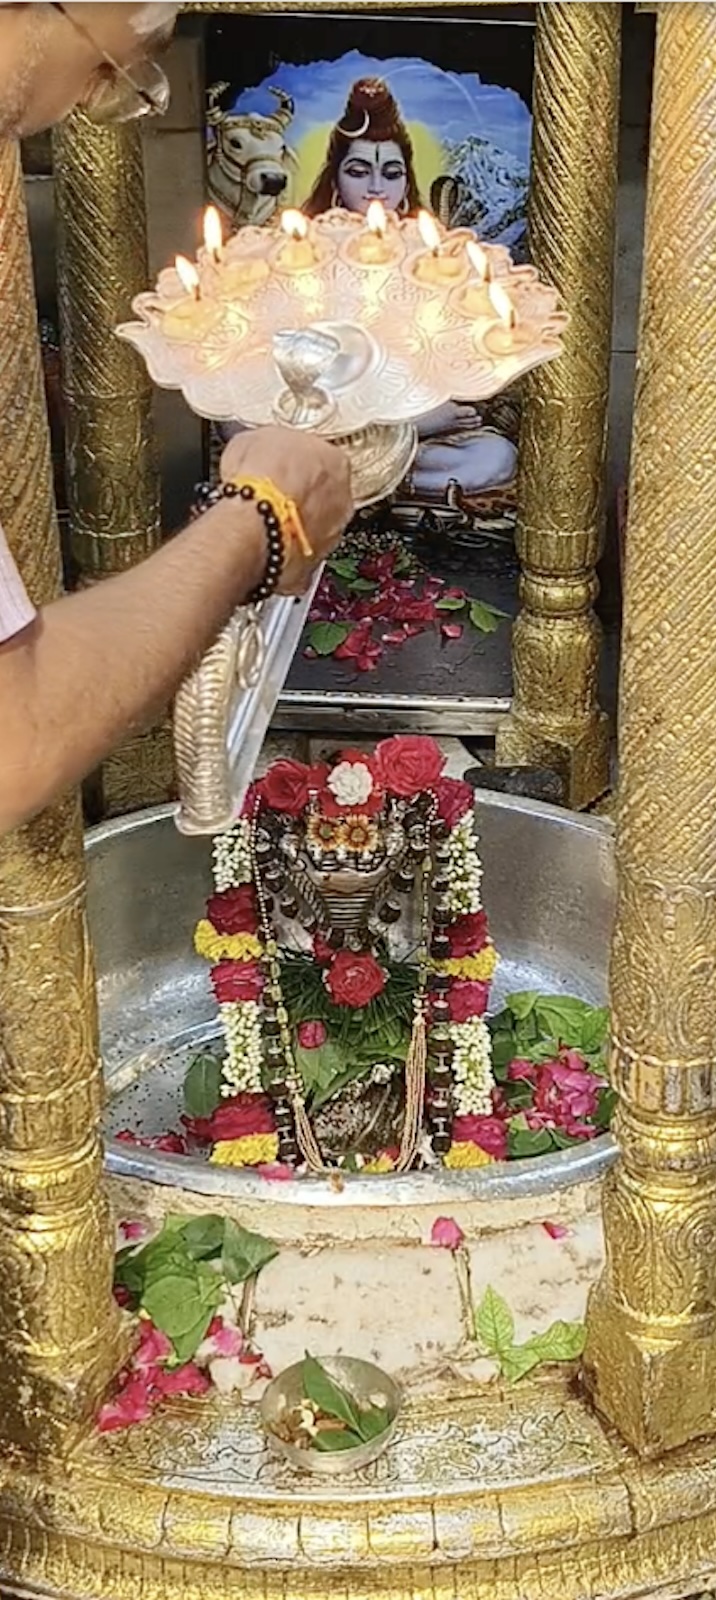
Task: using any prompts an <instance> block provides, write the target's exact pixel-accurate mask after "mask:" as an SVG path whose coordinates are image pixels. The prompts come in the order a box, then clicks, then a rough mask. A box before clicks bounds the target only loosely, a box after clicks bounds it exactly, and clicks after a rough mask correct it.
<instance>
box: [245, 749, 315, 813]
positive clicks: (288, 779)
mask: <svg viewBox="0 0 716 1600" xmlns="http://www.w3.org/2000/svg"><path fill="white" fill-rule="evenodd" d="M326 771H327V768H326V767H306V766H304V764H303V762H302V761H274V763H273V766H272V767H269V769H268V772H267V773H266V775H265V777H263V778H262V779H261V782H260V784H259V792H260V795H261V799H262V801H263V803H264V805H266V806H269V807H270V808H271V810H272V811H283V812H284V813H285V814H286V816H289V817H298V816H300V814H301V812H302V811H304V810H305V808H306V806H307V804H308V797H309V795H310V794H311V792H312V791H313V790H316V789H320V788H321V786H322V784H323V783H324V782H325V777H326Z"/></svg>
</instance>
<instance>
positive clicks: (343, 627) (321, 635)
mask: <svg viewBox="0 0 716 1600" xmlns="http://www.w3.org/2000/svg"><path fill="white" fill-rule="evenodd" d="M350 631H351V627H350V623H348V622H309V624H308V628H307V629H306V635H307V638H308V643H309V644H310V646H311V649H312V650H315V652H316V655H317V656H332V655H333V652H334V650H337V649H338V646H339V644H343V641H344V639H347V638H348V635H349V633H350Z"/></svg>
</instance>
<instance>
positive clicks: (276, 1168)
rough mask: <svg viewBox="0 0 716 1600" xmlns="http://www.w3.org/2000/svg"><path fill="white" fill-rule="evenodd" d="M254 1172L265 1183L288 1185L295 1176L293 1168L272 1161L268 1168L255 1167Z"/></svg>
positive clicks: (283, 1162) (282, 1162) (284, 1163)
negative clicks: (264, 1180) (263, 1179)
mask: <svg viewBox="0 0 716 1600" xmlns="http://www.w3.org/2000/svg"><path fill="white" fill-rule="evenodd" d="M256 1171H257V1172H258V1174H259V1176H260V1177H261V1178H265V1179H266V1182H267V1183H290V1182H291V1179H292V1178H295V1176H296V1174H295V1172H294V1170H293V1167H289V1166H288V1165H287V1164H286V1162H285V1161H272V1162H271V1163H270V1165H268V1166H265V1167H257V1168H256Z"/></svg>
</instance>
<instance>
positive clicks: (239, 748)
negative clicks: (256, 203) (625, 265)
mask: <svg viewBox="0 0 716 1600" xmlns="http://www.w3.org/2000/svg"><path fill="white" fill-rule="evenodd" d="M469 244H474V240H473V237H472V235H471V234H470V233H468V232H466V230H464V229H457V230H453V231H452V232H450V231H447V230H445V229H444V228H442V227H441V225H440V224H439V223H437V222H436V221H435V219H434V218H431V217H430V216H429V215H428V214H427V213H420V215H419V216H418V217H417V218H414V217H406V218H401V219H399V218H397V217H388V216H387V215H386V213H385V212H384V211H383V210H382V208H381V207H376V206H373V207H371V210H370V215H369V216H368V217H367V218H365V219H364V218H362V217H360V216H358V215H357V214H355V213H353V212H348V211H343V210H340V209H334V210H331V211H327V212H325V213H324V214H323V215H322V216H319V217H316V218H314V219H311V221H310V222H309V221H308V219H307V218H305V217H303V216H302V215H301V213H300V212H296V211H290V212H286V213H284V215H283V218H282V222H281V225H280V226H279V227H277V228H254V227H246V228H242V229H241V230H240V231H239V233H237V234H236V235H235V236H234V237H233V238H232V239H230V240H228V241H226V242H225V241H224V240H223V237H222V234H221V225H220V222H219V219H218V215H217V214H216V213H215V212H213V211H212V208H209V211H208V212H207V214H206V218H205V244H204V249H203V251H200V253H199V257H198V261H197V264H196V266H195V265H193V264H192V263H191V262H188V261H186V260H185V259H184V258H181V257H179V258H177V263H176V267H175V268H173V269H169V270H167V271H164V272H162V273H160V275H159V279H158V282H157V286H156V290H155V291H154V292H153V293H147V294H141V295H139V296H137V298H136V299H135V300H134V302H133V309H134V310H135V311H136V313H137V316H138V318H139V320H138V321H137V322H132V323H126V324H124V325H122V326H121V327H120V328H119V329H118V332H119V334H120V336H121V337H122V338H125V339H127V340H128V341H129V342H130V344H132V345H134V347H135V348H136V349H137V350H138V351H139V352H140V354H141V355H142V356H143V357H144V360H145V361H146V363H147V367H148V369H149V372H150V374H151V376H152V378H153V379H154V380H155V382H157V383H158V384H160V385H161V386H162V387H165V388H178V389H181V391H182V393H183V395H184V397H185V399H186V400H187V402H188V404H189V405H190V406H191V408H192V409H193V410H194V411H196V412H197V413H198V415H199V416H203V417H208V418H210V419H212V420H214V421H217V422H232V421H233V422H235V421H238V422H241V423H243V424H244V425H245V426H248V427H257V426H261V425H262V424H266V423H269V422H276V421H278V422H281V423H282V424H283V425H284V426H289V427H298V428H302V429H310V430H312V431H315V432H318V433H321V434H322V435H323V436H324V437H326V438H330V439H332V440H334V441H335V442H336V443H338V444H340V445H341V446H342V447H343V448H344V449H345V450H346V452H347V454H348V457H349V460H350V465H351V475H352V488H353V499H354V503H355V505H356V507H357V508H358V509H361V508H365V507H367V506H369V505H372V504H374V503H375V502H376V501H377V500H381V499H384V498H385V497H386V496H387V495H390V494H391V493H392V492H393V491H394V490H395V489H396V488H397V487H398V485H399V484H400V483H401V482H402V481H403V479H404V478H405V475H406V472H407V471H408V470H409V468H410V466H411V463H412V461H413V458H414V455H415V451H416V448H417V434H416V422H417V421H418V419H419V418H421V417H422V416H425V415H426V414H427V413H429V412H432V411H435V410H436V409H437V407H439V406H441V405H443V404H444V403H445V402H446V401H447V400H449V399H457V400H461V399H469V400H470V401H475V400H484V399H489V398H491V397H492V396H494V395H496V394H497V393H499V392H500V391H501V390H502V389H504V388H505V387H506V386H507V385H509V384H511V383H512V382H513V381H514V380H515V379H516V378H518V377H520V376H521V375H522V373H524V372H527V371H528V370H529V369H530V368H532V367H535V366H538V365H539V364H541V363H542V362H545V361H550V360H552V359H553V358H554V357H555V356H557V355H559V353H560V351H561V347H562V346H561V335H562V332H563V329H564V327H565V324H566V322H567V320H568V319H567V317H566V315H565V314H564V313H563V312H562V311H561V310H559V308H558V300H557V295H556V292H555V291H554V290H552V289H550V288H547V287H546V286H545V285H543V284H541V283H540V282H539V281H538V278H537V274H536V272H535V271H534V269H532V268H530V267H515V266H513V264H512V261H511V259H510V256H509V252H508V251H507V250H505V249H504V248H503V247H502V246H497V245H485V246H484V247H483V248H482V249H481V250H480V252H479V254H478V256H477V257H475V253H474V250H473V254H472V255H470V254H468V251H467V246H468V245H469ZM476 260H477V262H478V267H479V271H478V267H476V265H475V261H476ZM476 274H477V276H476ZM471 275H472V282H471V281H470V279H471ZM318 578H320V573H319V574H318V575H317V581H318ZM312 595H313V591H312V592H311V593H309V594H307V595H306V596H305V597H304V598H303V599H302V600H301V601H300V602H298V603H296V604H294V602H293V601H292V600H291V599H281V598H276V597H274V598H272V599H271V600H270V601H268V602H266V604H265V605H264V607H263V608H262V609H261V611H260V612H259V613H258V614H254V613H251V614H249V615H248V616H247V612H246V608H240V609H239V610H238V611H237V613H236V614H235V616H234V617H233V619H232V621H231V622H230V623H229V624H228V626H227V628H226V629H225V631H224V633H223V634H222V635H221V638H220V639H219V641H218V642H217V644H216V645H215V646H214V647H213V649H211V650H210V651H209V652H208V653H207V655H206V656H205V657H204V660H203V661H202V663H201V664H200V665H199V667H198V668H197V669H196V671H195V672H194V673H193V674H192V676H191V677H190V678H189V679H188V680H187V682H186V683H185V684H184V686H183V687H182V689H181V691H180V693H179V695H178V697H177V702H176V708H175V745H176V755H177V769H178V776H179V790H180V799H181V806H180V811H179V816H178V819H177V820H178V826H179V827H180V829H182V830H183V831H185V832H188V833H209V834H211V833H215V832H217V831H218V830H219V829H221V828H227V827H230V825H231V823H232V821H233V819H234V818H235V817H236V815H237V813H238V811H239V810H240V807H241V801H242V798H243V795H244V794H245V792H246V789H247V787H248V784H249V782H250V780H251V776H252V774H253V770H254V767H255V763H256V759H257V757H258V753H259V750H260V747H261V743H262V741H263V738H264V735H265V733H266V731H267V727H268V724H269V721H270V718H271V716H272V714H273V711H274V709H275V705H276V701H277V699H278V695H279V693H280V691H281V688H282V687H283V683H284V682H285V678H286V674H287V672H288V670H289V667H290V663H291V659H292V657H293V654H294V651H295V648H296V645H297V643H298V639H299V637H300V633H301V630H302V627H303V623H304V621H305V618H306V616H307V613H308V610H309V608H310V605H311V600H312ZM247 628H248V629H249V630H250V632H251V639H252V641H253V643H252V648H249V649H247V645H246V638H245V633H246V630H247ZM257 639H258V641H259V644H260V648H254V647H253V646H254V645H255V643H256V640H257Z"/></svg>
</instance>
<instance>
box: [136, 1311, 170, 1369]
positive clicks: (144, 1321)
mask: <svg viewBox="0 0 716 1600" xmlns="http://www.w3.org/2000/svg"><path fill="white" fill-rule="evenodd" d="M173 1349H174V1347H173V1345H172V1342H171V1339H168V1338H167V1336H166V1334H165V1333H162V1331H161V1328H155V1326H154V1323H153V1322H150V1321H149V1319H148V1318H147V1317H142V1318H141V1320H140V1323H139V1344H138V1346H137V1348H136V1350H135V1352H134V1355H133V1356H132V1365H133V1366H134V1367H138V1368H140V1369H141V1368H149V1367H155V1366H156V1364H157V1362H158V1361H167V1360H168V1359H169V1357H170V1356H171V1355H172V1354H173Z"/></svg>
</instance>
